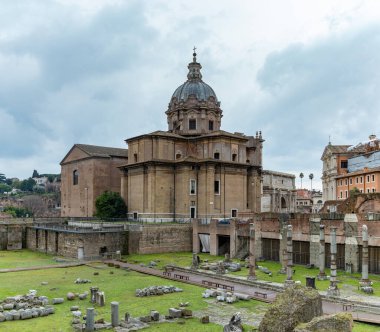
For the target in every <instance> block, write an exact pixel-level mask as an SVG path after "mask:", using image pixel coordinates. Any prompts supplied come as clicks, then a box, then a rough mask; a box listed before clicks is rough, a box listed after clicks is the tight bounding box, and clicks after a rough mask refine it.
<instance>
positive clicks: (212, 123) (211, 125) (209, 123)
mask: <svg viewBox="0 0 380 332" xmlns="http://www.w3.org/2000/svg"><path fill="white" fill-rule="evenodd" d="M208 130H214V121H212V120H210V121H209V122H208Z"/></svg>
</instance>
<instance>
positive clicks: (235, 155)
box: [232, 153, 237, 161]
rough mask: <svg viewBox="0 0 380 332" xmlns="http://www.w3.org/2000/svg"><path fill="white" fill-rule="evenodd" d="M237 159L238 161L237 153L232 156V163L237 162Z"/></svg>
mask: <svg viewBox="0 0 380 332" xmlns="http://www.w3.org/2000/svg"><path fill="white" fill-rule="evenodd" d="M236 159H237V154H236V153H233V154H232V161H236Z"/></svg>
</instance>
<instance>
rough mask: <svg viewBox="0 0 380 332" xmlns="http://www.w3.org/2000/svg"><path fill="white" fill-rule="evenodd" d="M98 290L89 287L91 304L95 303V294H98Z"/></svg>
mask: <svg viewBox="0 0 380 332" xmlns="http://www.w3.org/2000/svg"><path fill="white" fill-rule="evenodd" d="M98 290H99V288H98V287H90V293H91V303H96V293H97V292H98Z"/></svg>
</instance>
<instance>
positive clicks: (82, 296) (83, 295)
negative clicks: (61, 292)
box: [78, 293, 87, 300]
mask: <svg viewBox="0 0 380 332" xmlns="http://www.w3.org/2000/svg"><path fill="white" fill-rule="evenodd" d="M78 297H79V300H85V299H86V298H87V293H83V294H79V295H78Z"/></svg>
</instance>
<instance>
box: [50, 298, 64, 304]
mask: <svg viewBox="0 0 380 332" xmlns="http://www.w3.org/2000/svg"><path fill="white" fill-rule="evenodd" d="M63 301H64V299H63V297H55V298H53V299H52V300H51V303H52V304H61V303H63Z"/></svg>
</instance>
